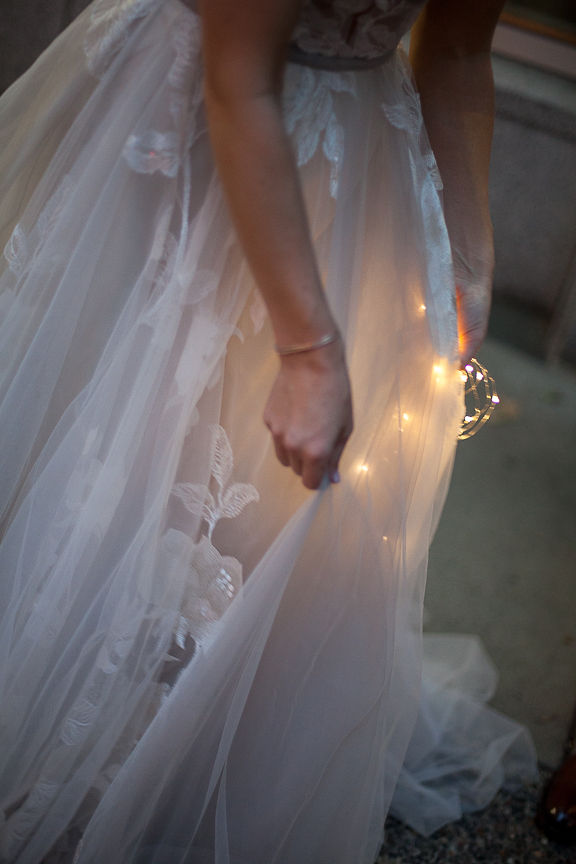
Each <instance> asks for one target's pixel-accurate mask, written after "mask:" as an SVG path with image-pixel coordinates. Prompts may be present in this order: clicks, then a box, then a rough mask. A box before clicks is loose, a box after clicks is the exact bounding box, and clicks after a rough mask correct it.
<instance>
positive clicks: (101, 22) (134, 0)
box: [84, 0, 161, 78]
mask: <svg viewBox="0 0 576 864" xmlns="http://www.w3.org/2000/svg"><path fill="white" fill-rule="evenodd" d="M160 5H161V0H98V2H96V3H94V4H93V6H92V9H91V11H90V23H89V25H88V30H87V32H86V38H85V40H84V53H85V55H86V64H87V66H88V70H89V71H90V72H91V73H92V74H93V75H95V76H96V77H97V78H100V77H102V75H103V74H104V73H105V72H106V70H107V68H108V65H109V63H110V62H111V60H112V59H113V57H114V56H115V55H116V54H117V53H118V51H120V49H121V48H122V46H123V45H124V44H125V43H126V41H127V40H128V37H129V35H130V32H131V28H132V25H133V24H134V22H136V21H138V20H139V19H140V18H144V17H145V16H146V15H148V13H149V12H151V11H152V10H153V9H154V8H155V7H160Z"/></svg>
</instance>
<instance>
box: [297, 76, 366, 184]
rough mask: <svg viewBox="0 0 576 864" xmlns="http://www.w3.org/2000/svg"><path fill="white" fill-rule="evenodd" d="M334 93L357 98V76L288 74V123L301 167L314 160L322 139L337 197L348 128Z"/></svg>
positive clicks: (331, 182) (331, 181)
mask: <svg viewBox="0 0 576 864" xmlns="http://www.w3.org/2000/svg"><path fill="white" fill-rule="evenodd" d="M333 93H349V94H350V95H351V96H354V97H355V96H356V88H355V84H354V75H353V74H352V73H346V72H326V71H324V72H320V73H319V72H317V71H315V70H312V69H309V68H307V67H302V68H300V69H299V71H298V74H297V75H295V76H293V77H291V76H288V77H287V82H286V88H285V91H284V123H285V126H286V130H287V132H288V133H289V134H290V135H291V136H292V138H293V142H294V148H295V151H296V158H297V162H298V165H299V166H302V165H306V163H307V162H309V161H310V159H312V157H313V155H314V153H315V152H316V150H317V148H318V145H319V143H320V140H322V151H323V153H324V155H325V157H326V158H327V159H328V161H329V162H330V194H331V195H332V197H333V198H335V197H336V196H337V194H338V184H339V180H340V170H341V166H342V161H343V159H344V129H343V127H342V124H341V123H339V122H338V119H337V116H336V111H335V106H334V98H333V95H332V94H333Z"/></svg>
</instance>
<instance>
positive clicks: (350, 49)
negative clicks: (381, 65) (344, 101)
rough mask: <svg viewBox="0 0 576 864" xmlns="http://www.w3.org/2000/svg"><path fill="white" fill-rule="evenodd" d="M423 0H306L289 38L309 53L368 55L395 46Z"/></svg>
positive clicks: (335, 55) (344, 55) (379, 52)
mask: <svg viewBox="0 0 576 864" xmlns="http://www.w3.org/2000/svg"><path fill="white" fill-rule="evenodd" d="M423 5H424V0H372V2H370V0H305V3H304V6H303V9H302V12H301V14H300V18H299V21H298V24H297V26H296V29H295V31H294V34H293V37H292V41H293V42H294V44H295V45H297V46H298V48H299V49H300V50H301V51H304V52H306V53H308V54H323V55H325V56H328V57H362V58H365V59H371V58H374V57H378V56H380V55H381V54H382V53H384V52H386V51H388V50H390V49H391V48H395V47H396V45H397V44H398V42H399V41H400V39H401V38H402V36H403V35H404V34H405V33H407V32H408V30H409V29H410V27H411V26H412V24H413V22H414V20H415V18H416V16H417V15H418V12H419V10H420V8H421V7H422V6H423Z"/></svg>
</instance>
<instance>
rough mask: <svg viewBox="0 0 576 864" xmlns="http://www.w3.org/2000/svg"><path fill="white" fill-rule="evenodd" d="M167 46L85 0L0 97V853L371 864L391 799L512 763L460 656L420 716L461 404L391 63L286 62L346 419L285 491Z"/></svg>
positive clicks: (439, 650)
mask: <svg viewBox="0 0 576 864" xmlns="http://www.w3.org/2000/svg"><path fill="white" fill-rule="evenodd" d="M200 48H201V31H200V27H199V20H198V18H197V16H196V15H195V13H194V12H193V11H192V10H190V9H188V8H186V7H185V6H184V5H183V4H181V3H179V2H177V0H168V2H163V3H161V2H159V0H140V2H134V0H131V2H126V0H124V2H110V0H97V2H96V3H94V4H93V5H92V6H91V7H89V8H88V9H87V10H86V11H85V12H84V13H83V14H82V15H81V16H80V17H79V18H78V19H77V20H76V21H75V22H74V24H73V25H72V26H71V27H70V28H69V29H68V30H67V31H66V32H65V33H64V34H63V35H62V36H61V37H60V38H59V39H58V40H57V41H56V42H55V43H54V44H53V45H52V46H51V48H50V49H49V50H48V51H47V52H45V53H44V54H43V55H42V57H41V58H40V59H39V60H38V62H37V63H36V64H35V66H34V67H33V68H32V69H31V70H30V71H29V72H28V73H27V74H26V75H25V76H24V77H23V78H21V79H20V80H19V81H18V82H17V83H16V84H15V85H13V87H12V88H11V89H10V90H9V91H8V92H7V93H6V94H5V95H4V97H3V98H2V100H0V192H1V197H0V201H1V208H0V240H1V242H2V246H5V252H4V259H3V261H2V264H1V265H0V267H1V269H0V310H1V324H0V358H1V362H0V452H1V453H2V465H1V469H0V470H1V477H0V495H1V512H2V535H1V538H2V539H1V544H0V573H1V581H0V624H1V629H0V692H1V693H2V702H1V705H0V729H1V735H0V803H1V806H2V813H3V822H2V823H1V825H0V837H1V845H0V860H1V861H2V862H11V864H12V862H14V864H15V862H17V864H40V862H41V861H42V860H43V859H45V858H46V856H47V855H48V854H49V852H50V850H52V852H51V853H50V854H51V857H50V858H49V859H48V858H46V860H50V861H62V862H64V861H71V860H72V857H73V856H74V854H75V860H76V861H78V862H80V864H89V862H90V864H101V862H103V861H106V862H108V864H130V862H133V864H136V862H137V864H180V862H181V864H184V862H186V864H208V862H210V864H257V862H258V864H272V862H278V864H351V862H362V864H371V862H372V861H373V860H374V858H375V857H376V854H377V851H378V848H379V846H380V844H381V842H382V837H383V825H384V819H385V815H386V812H387V811H388V809H389V808H390V806H391V804H392V808H393V811H394V812H395V813H397V814H398V815H400V816H401V817H402V818H404V819H406V820H407V821H409V822H410V824H413V825H414V826H415V827H417V828H418V829H419V830H421V831H424V832H429V831H431V830H434V828H436V827H438V826H439V825H441V824H443V823H444V822H445V821H447V820H448V819H452V818H457V817H458V815H460V813H461V812H462V810H463V809H471V808H474V807H477V806H481V805H483V804H485V803H486V802H487V800H488V799H489V798H490V797H491V795H492V794H493V793H494V791H495V790H496V789H497V788H498V786H499V785H500V783H501V782H502V781H503V780H504V779H505V778H506V777H508V778H509V779H514V778H519V777H522V776H526V775H529V774H530V772H531V770H532V769H533V752H532V749H531V744H530V741H529V739H528V737H527V735H526V733H525V732H524V731H523V730H522V729H521V728H520V727H518V726H516V725H515V724H513V723H512V722H511V721H508V720H506V719H505V718H501V717H499V716H498V715H496V714H494V713H492V712H490V711H489V710H488V709H485V708H483V707H482V704H481V703H482V701H483V700H484V699H486V698H489V696H490V693H491V689H492V688H493V683H494V682H493V672H492V670H491V669H490V667H489V666H487V662H486V660H485V658H483V655H482V652H481V649H480V648H479V646H478V645H477V643H476V642H475V641H474V640H464V642H462V643H458V642H456V643H455V642H454V640H448V642H446V638H445V637H436V638H434V639H432V640H431V641H430V643H429V647H430V653H429V654H428V653H427V660H426V664H425V671H426V675H425V685H424V688H423V690H422V694H423V695H422V697H421V686H420V685H421V665H422V664H421V657H422V645H421V642H422V639H421V617H422V603H423V592H424V583H425V572H426V558H427V549H428V545H429V542H430V539H431V536H432V534H433V531H434V528H435V525H436V522H437V519H438V515H439V511H440V508H441V506H442V502H443V499H444V496H445V492H446V486H447V482H448V479H449V475H450V470H451V465H452V459H453V453H454V448H455V442H456V436H457V433H458V428H459V423H460V419H461V415H462V411H463V407H462V391H461V387H462V384H461V381H460V377H459V374H458V370H457V360H456V316H455V306H454V296H453V281H452V274H451V264H450V250H449V244H448V238H447V234H446V228H445V225H444V220H443V216H442V208H441V199H440V192H439V186H440V184H439V178H438V175H437V172H436V169H435V165H434V160H433V157H432V154H431V152H430V150H429V148H428V146H427V142H426V138H425V133H424V130H423V127H422V120H421V115H420V110H419V104H418V99H417V96H416V94H415V92H414V90H413V87H412V84H411V81H410V76H409V73H408V71H407V66H406V61H405V59H404V58H403V56H402V54H401V53H397V54H396V55H395V56H394V57H392V58H391V59H390V60H389V61H388V62H387V63H386V64H384V65H383V66H382V67H381V68H378V69H374V70H364V71H355V72H354V71H346V72H331V71H323V70H318V69H309V68H306V67H302V66H290V67H289V68H288V70H287V74H286V83H285V94H284V106H285V122H286V128H287V130H288V132H289V134H290V135H291V138H292V141H293V146H294V152H295V155H296V158H297V161H298V165H299V168H300V172H301V178H302V184H303V189H304V193H305V196H306V203H307V208H308V214H309V220H310V225H311V231H312V234H313V238H314V243H315V246H316V250H317V255H318V261H319V265H320V269H321V272H322V276H323V279H324V284H325V286H326V291H327V294H328V297H329V300H330V303H331V306H332V309H333V311H334V314H335V316H336V318H337V320H338V322H339V325H340V327H341V328H342V332H343V334H344V337H345V341H346V345H347V355H348V360H349V365H350V372H351V378H352V383H353V392H354V404H355V416H356V429H355V431H354V434H353V437H352V439H351V441H350V443H349V446H348V448H347V450H346V452H345V455H344V459H343V465H342V482H341V483H340V484H339V485H337V486H336V487H331V488H324V489H322V490H321V491H320V492H318V493H310V492H308V491H307V490H305V489H304V488H303V487H302V486H301V485H300V482H299V480H298V478H296V477H294V476H293V475H291V474H290V473H289V472H287V471H286V469H283V468H282V467H281V466H280V465H279V464H278V463H277V462H276V459H275V456H274V452H273V447H272V446H271V443H270V439H269V435H268V433H267V430H266V429H265V428H264V426H263V424H262V421H261V413H262V409H263V405H264V401H265V398H266V395H267V391H268V389H269V387H270V386H271V383H272V381H273V379H274V375H275V372H276V368H277V361H276V359H275V357H274V354H273V351H272V350H271V349H272V336H271V331H270V327H269V324H268V321H267V319H266V314H265V310H264V308H263V306H262V302H261V301H260V299H259V297H258V295H257V293H256V292H255V290H254V285H253V282H252V279H251V277H250V274H249V272H248V270H247V267H246V264H245V262H244V259H243V256H242V252H241V250H240V248H239V247H238V244H237V241H236V238H235V235H234V232H233V230H232V227H231V224H230V221H229V217H228V213H227V210H226V204H225V201H224V199H223V195H222V189H221V185H220V182H219V179H218V177H217V175H216V172H215V169H214V165H213V162H212V155H211V150H210V144H209V139H208V134H207V129H206V122H205V117H204V109H203V102H202V64H201V57H200ZM455 666H459V667H460V673H459V672H458V670H457V669H456V668H455ZM409 744H410V747H409V749H408V752H407V748H408V746H409ZM395 789H396V793H395V792H394V790H395ZM81 837H82V842H81V844H80V845H79V846H78V840H79V839H80V838H81Z"/></svg>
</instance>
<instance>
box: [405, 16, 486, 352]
mask: <svg viewBox="0 0 576 864" xmlns="http://www.w3.org/2000/svg"><path fill="white" fill-rule="evenodd" d="M502 6H503V0H483V2H481V3H468V2H463V0H429V2H428V4H427V5H426V7H425V9H424V11H423V12H422V14H421V16H420V18H419V19H418V21H417V22H416V25H415V26H414V28H413V31H412V35H411V43H410V59H411V61H412V66H413V68H414V74H415V77H416V83H417V86H418V89H419V91H420V95H421V99H422V111H423V114H424V121H425V123H426V128H427V131H428V135H429V137H430V142H431V144H432V149H433V150H434V153H435V156H436V159H437V162H438V167H439V169H440V174H441V175H442V180H443V183H444V208H445V214H446V223H447V226H448V233H449V235H450V242H451V246H452V255H453V260H454V268H455V276H456V290H457V298H458V315H459V331H460V356H461V360H462V361H463V362H466V361H467V360H468V359H469V358H470V357H471V356H472V355H473V354H474V353H475V352H476V350H477V349H478V347H479V346H480V345H481V343H482V341H483V339H484V337H485V335H486V329H487V326H488V315H489V311H490V297H491V290H492V274H493V268H494V247H493V240H492V223H491V220H490V212H489V202H488V174H489V167H490V148H491V142H492V128H493V117H494V87H493V80H492V66H491V62H490V46H491V42H492V36H493V33H494V28H495V26H496V23H497V21H498V16H499V14H500V11H501V9H502Z"/></svg>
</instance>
